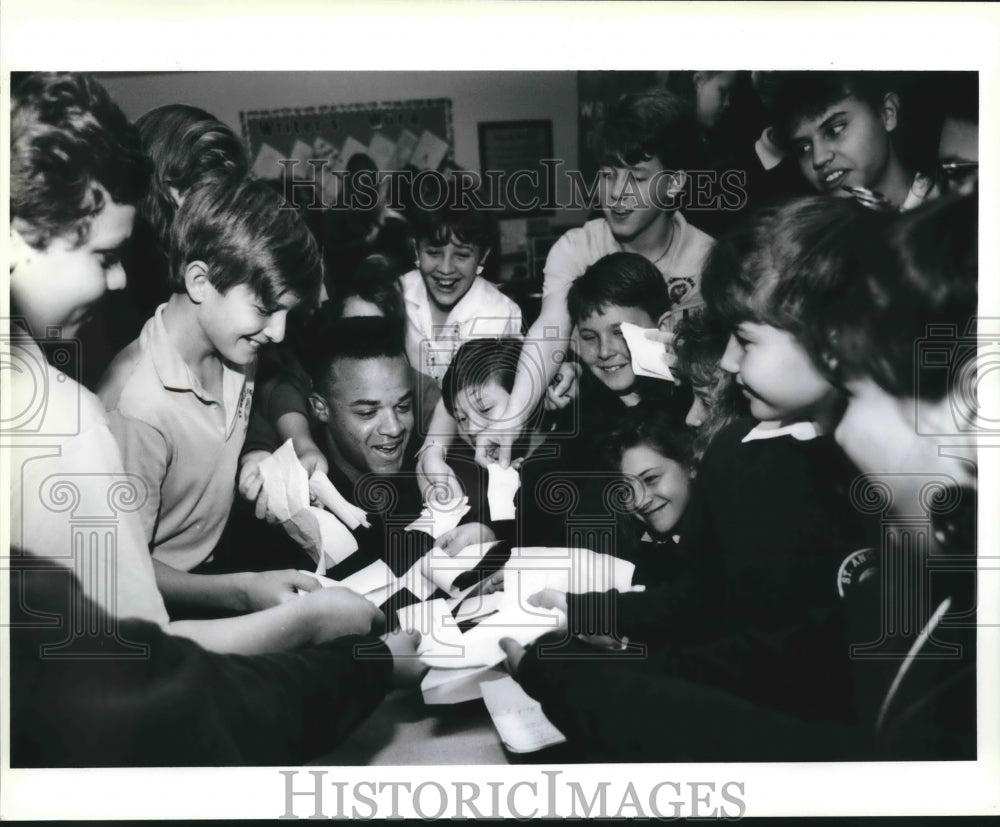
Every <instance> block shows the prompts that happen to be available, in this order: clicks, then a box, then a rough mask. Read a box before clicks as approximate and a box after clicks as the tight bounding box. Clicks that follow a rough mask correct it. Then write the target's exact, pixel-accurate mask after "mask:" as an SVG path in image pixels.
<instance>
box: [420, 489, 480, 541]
mask: <svg viewBox="0 0 1000 827" xmlns="http://www.w3.org/2000/svg"><path fill="white" fill-rule="evenodd" d="M471 510H472V507H471V506H470V505H469V498H468V497H465V496H463V497H459V498H457V499H453V500H450V501H448V502H445V503H439V502H437V501H436V500H434V499H431V500H430V501H428V502H427V503H426V504H425V505H424V507H423V510H422V511H421V512H420V516H419V517H417V519H415V520H414V521H413V522H412V523H410V524H409V525H408V526H407V527H406V529H405V530H406V531H422V532H424V533H425V534H430V535H431V536H432V537H433V538H434V539H435V540H437V539H438V538H439V537H441V536H442V535H444V534H447V533H448V532H449V531H451V530H452V529H453V528H455V526H457V525H458V524H459V523H460V522H461V521H462V518H463V517H464V516H465V515H466V514H468V513H469V511H471Z"/></svg>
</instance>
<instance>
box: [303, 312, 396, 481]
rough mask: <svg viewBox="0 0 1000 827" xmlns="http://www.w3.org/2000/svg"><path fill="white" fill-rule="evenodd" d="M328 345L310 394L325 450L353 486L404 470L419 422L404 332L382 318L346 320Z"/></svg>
mask: <svg viewBox="0 0 1000 827" xmlns="http://www.w3.org/2000/svg"><path fill="white" fill-rule="evenodd" d="M326 344H327V345H328V347H327V352H326V353H324V354H317V356H318V357H319V358H318V359H317V366H316V369H315V370H314V371H313V387H314V392H313V394H312V395H311V396H310V397H309V402H310V405H311V408H312V414H313V417H314V419H315V420H316V421H317V422H318V423H319V425H320V429H321V434H320V438H321V443H320V445H321V447H322V448H323V452H324V453H325V454H326V456H327V458H328V459H329V460H330V463H331V465H335V466H336V467H337V469H338V470H339V471H340V472H341V473H342V474H343V475H344V476H345V477H346V478H347V479H348V480H350V482H351V483H352V484H354V483H357V482H358V480H359V479H360V478H361V477H362V476H364V475H365V474H369V473H373V474H395V473H398V472H399V471H400V470H401V469H402V467H403V454H404V452H405V450H406V446H407V443H408V442H409V440H410V435H411V434H412V433H413V421H414V420H413V405H414V391H413V371H412V370H411V369H410V366H409V363H408V362H407V361H406V355H405V353H404V351H403V336H402V330H401V329H400V328H399V325H398V324H395V323H393V322H392V321H391V320H388V319H385V318H380V317H377V316H370V317H358V318H350V319H342V320H341V321H340V323H339V324H338V326H337V327H336V328H335V329H333V330H331V334H330V337H329V340H328V341H327V343H326Z"/></svg>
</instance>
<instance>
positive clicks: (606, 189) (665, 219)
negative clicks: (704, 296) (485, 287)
mask: <svg viewBox="0 0 1000 827" xmlns="http://www.w3.org/2000/svg"><path fill="white" fill-rule="evenodd" d="M604 147H605V149H604V163H603V166H602V169H601V173H600V174H601V188H600V196H601V207H602V210H603V212H604V217H603V218H596V219H594V220H592V221H588V222H587V223H586V224H584V226H583V227H579V228H577V229H573V230H570V231H569V232H567V233H566V234H565V235H564V236H563V237H562V238H560V239H559V241H557V242H556V243H555V245H554V246H553V247H552V250H551V251H550V252H549V256H548V259H547V260H546V262H545V278H544V283H543V287H542V308H541V312H540V314H539V317H538V319H537V321H536V322H535V323H534V324H533V325H532V327H531V329H530V330H529V332H528V338H529V340H531V341H532V342H533V343H535V344H536V348H535V349H534V352H533V354H532V355H531V356H530V357H529V356H527V355H525V356H523V357H522V360H521V364H520V365H519V367H518V375H517V380H516V382H515V384H514V390H513V392H512V393H511V395H510V400H509V402H508V405H507V410H506V412H505V414H504V416H503V417H499V418H498V420H499V421H503V422H506V423H507V424H508V426H509V430H508V429H506V428H505V429H504V430H503V431H496V430H495V431H494V432H493V433H491V434H483V435H481V436H480V438H479V440H478V444H477V446H476V458H477V460H479V461H480V462H483V463H485V462H488V461H489V460H490V459H491V458H496V459H498V460H499V461H500V463H501V464H502V465H506V464H507V463H508V462H509V460H510V447H511V445H512V444H513V441H514V439H515V438H516V436H517V433H518V432H519V431H520V430H521V428H522V427H523V424H524V423H525V422H526V421H527V418H528V417H529V416H530V415H531V412H532V411H534V410H535V408H536V406H537V405H538V403H539V402H540V401H541V398H542V395H543V394H544V393H545V389H546V388H547V387H548V384H549V382H550V381H551V380H552V378H553V377H554V376H555V374H556V372H557V370H558V367H559V364H560V360H559V359H558V358H557V356H558V354H559V353H560V352H564V351H565V350H566V348H567V345H568V340H569V336H570V332H571V330H572V324H571V322H570V319H569V312H568V310H567V307H566V296H567V293H568V292H569V288H570V285H571V284H572V283H573V281H574V280H575V279H577V278H579V277H580V276H581V275H583V272H584V271H585V270H586V269H587V267H589V266H590V265H591V264H593V263H594V262H596V261H597V260H598V259H600V258H603V257H604V256H606V255H608V254H609V253H616V252H621V251H625V252H633V253H638V254H639V255H641V256H643V257H644V258H645V259H647V260H648V261H649V262H651V263H652V264H653V265H654V266H655V267H656V269H657V270H659V272H660V273H661V274H662V275H663V278H664V280H665V281H666V283H667V287H668V289H669V292H670V297H671V300H672V302H673V305H674V307H675V308H676V309H677V310H678V311H679V312H680V313H683V312H684V310H686V309H689V308H691V307H694V306H697V304H699V303H700V295H699V283H700V278H701V269H702V267H703V265H704V262H705V259H706V258H707V257H708V253H709V251H710V250H711V247H712V243H713V242H712V238H711V237H710V236H708V235H706V234H705V233H703V232H702V231H701V230H698V229H697V228H695V227H692V226H691V225H690V224H688V223H687V221H686V220H685V218H684V216H683V215H681V213H680V211H679V210H678V206H679V205H680V202H681V199H682V197H683V193H684V190H685V187H686V185H687V174H686V172H685V171H684V170H687V169H690V168H691V167H692V166H693V165H694V164H695V162H696V159H697V157H698V154H697V153H698V133H697V127H696V123H695V119H694V113H693V111H692V110H691V107H690V106H689V105H688V104H687V103H686V102H685V101H683V100H682V99H681V98H679V97H678V96H676V95H673V94H672V93H670V92H667V91H665V90H661V89H651V90H648V91H645V92H637V93H632V94H629V95H625V96H623V97H622V98H621V99H620V100H619V101H618V103H617V104H616V105H615V106H614V108H613V109H612V110H611V112H610V113H609V114H608V117H607V120H606V123H605V134H604ZM553 331H554V332H555V333H556V335H555V336H554V335H552V334H553ZM539 352H540V354H541V358H539V356H538V355H537V354H539ZM540 372H541V374H542V375H540Z"/></svg>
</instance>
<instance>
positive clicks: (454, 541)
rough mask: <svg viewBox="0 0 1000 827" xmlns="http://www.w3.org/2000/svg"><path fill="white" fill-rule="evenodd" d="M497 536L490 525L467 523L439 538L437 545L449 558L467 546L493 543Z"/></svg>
mask: <svg viewBox="0 0 1000 827" xmlns="http://www.w3.org/2000/svg"><path fill="white" fill-rule="evenodd" d="M496 538H497V536H496V534H494V533H493V529H491V528H490V527H489V526H488V525H483V524H482V523H465V524H464V525H460V526H455V528H453V529H452V530H451V531H449V532H447V533H445V534H442V535H441V536H440V537H438V539H437V542H436V543H435V544H434V545H436V546H437V547H438V548H439V549H441V551H443V552H444V553H445V554H447V555H448V556H449V557H454V556H455V555H456V554H458V553H459V552H460V551H461V550H462V549H463V548H465V547H466V546H471V545H474V544H476V543H492V542H493V541H494V540H496Z"/></svg>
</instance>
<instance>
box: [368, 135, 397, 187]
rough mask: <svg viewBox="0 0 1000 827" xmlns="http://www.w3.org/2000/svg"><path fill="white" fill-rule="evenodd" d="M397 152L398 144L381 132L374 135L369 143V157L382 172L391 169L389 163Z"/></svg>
mask: <svg viewBox="0 0 1000 827" xmlns="http://www.w3.org/2000/svg"><path fill="white" fill-rule="evenodd" d="M395 152H396V142H395V141H394V140H392V139H391V138H388V137H386V136H385V135H383V134H382V133H381V132H376V133H375V134H374V135H372V139H371V140H370V141H369V142H368V155H369V157H370V158H371V159H372V160H373V161H374V162H375V166H376V167H378V168H379V169H380V170H386V169H388V168H389V162H390V161H391V160H392V156H393V155H394V154H395ZM373 183H374V182H373Z"/></svg>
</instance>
